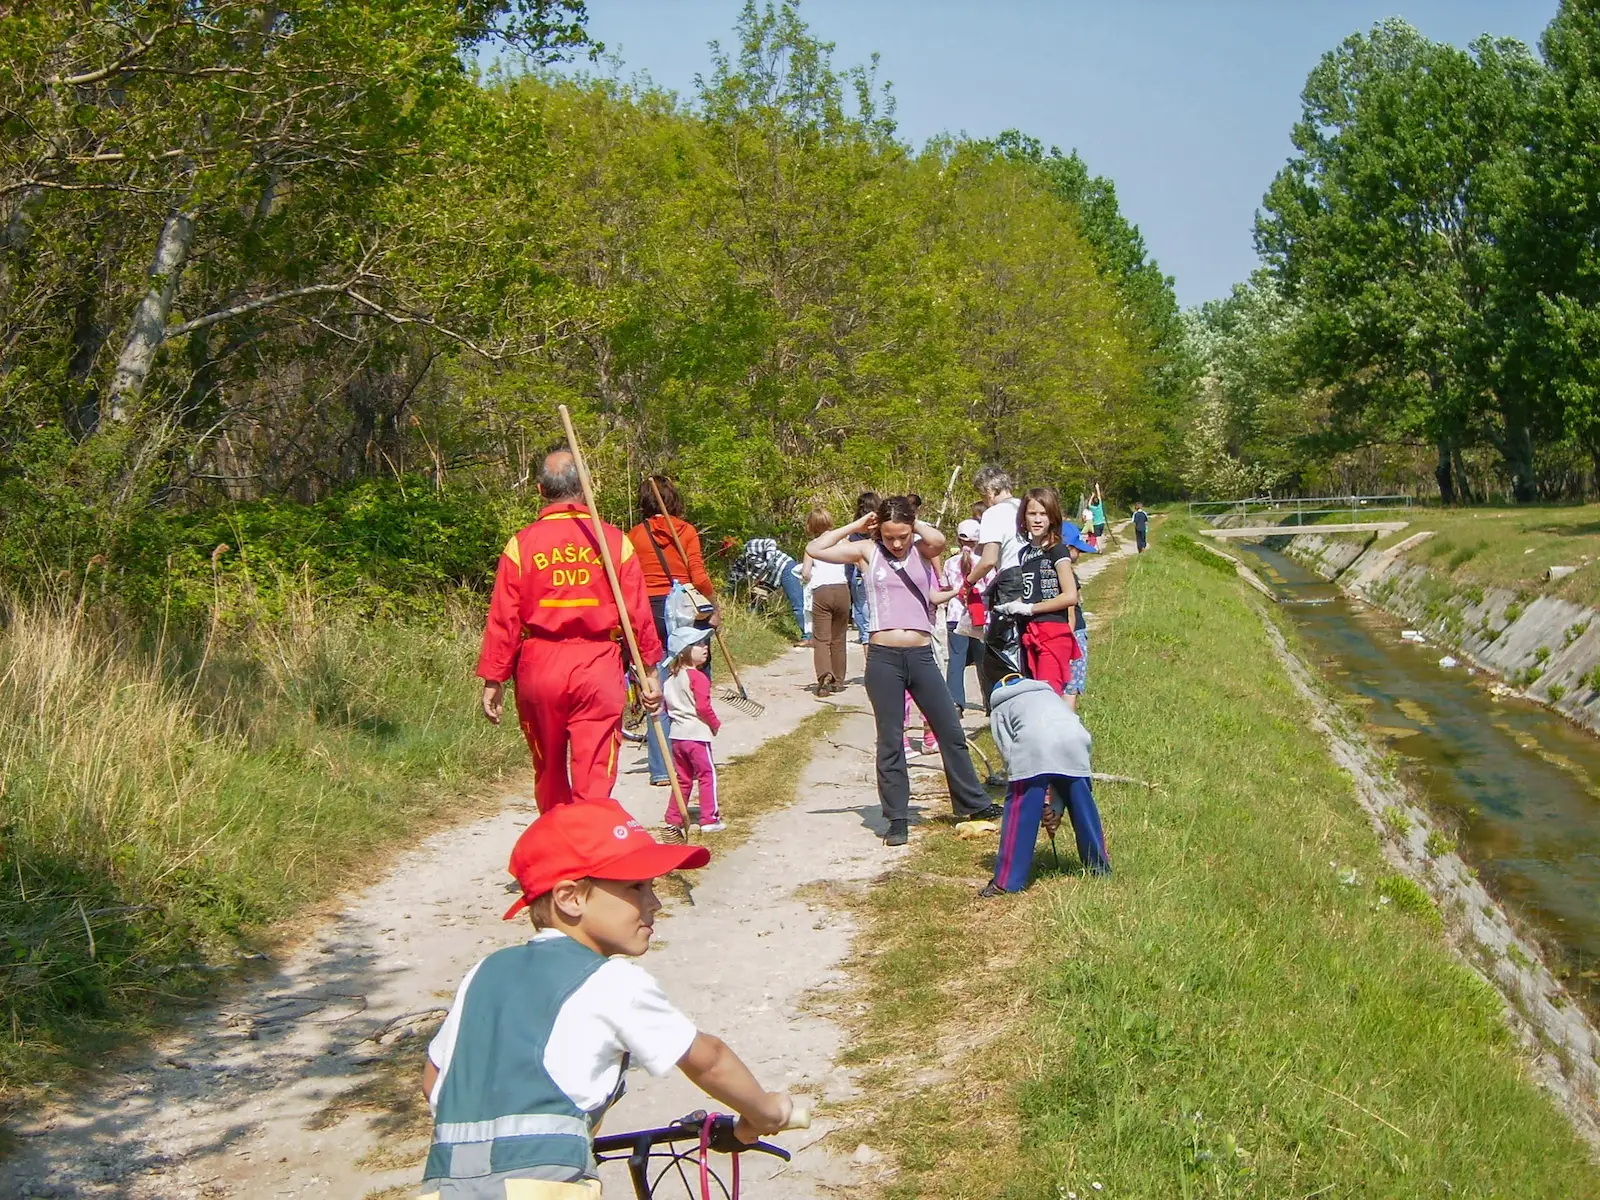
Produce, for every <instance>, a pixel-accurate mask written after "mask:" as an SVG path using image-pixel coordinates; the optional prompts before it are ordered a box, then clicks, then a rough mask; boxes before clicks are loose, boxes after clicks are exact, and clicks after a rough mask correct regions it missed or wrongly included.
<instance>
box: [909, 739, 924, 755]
mask: <svg viewBox="0 0 1600 1200" xmlns="http://www.w3.org/2000/svg"><path fill="white" fill-rule="evenodd" d="M921 753H922V747H921V746H919V745H917V744H916V743H915V742H913V741H912V740H911V739H910V738H907V739H906V757H907V758H915V757H917V755H919V754H921Z"/></svg>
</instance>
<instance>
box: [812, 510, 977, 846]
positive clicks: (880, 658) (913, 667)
mask: <svg viewBox="0 0 1600 1200" xmlns="http://www.w3.org/2000/svg"><path fill="white" fill-rule="evenodd" d="M853 533H861V534H865V535H866V538H867V540H862V541H854V542H852V541H849V540H848V539H849V537H850V535H851V534H853ZM944 547H945V536H944V534H942V533H940V532H939V531H938V530H937V529H935V528H934V527H933V526H932V525H929V524H926V523H925V522H922V521H918V520H917V519H916V513H915V510H914V509H913V508H912V506H911V502H910V501H909V500H908V499H907V498H906V497H905V496H890V497H889V498H888V499H886V500H884V501H883V502H882V503H881V504H880V505H879V506H878V511H877V512H876V513H873V514H870V515H868V516H866V517H863V518H861V519H860V520H858V521H852V522H851V523H850V524H848V525H845V526H843V527H842V528H840V529H833V530H829V531H828V532H827V533H824V534H822V535H821V536H819V537H815V538H812V539H811V542H810V544H809V545H807V546H806V553H807V554H809V555H810V556H811V557H812V558H814V559H817V560H818V561H820V562H833V563H840V564H854V565H855V567H856V569H857V570H858V571H861V572H862V573H863V575H864V578H865V581H866V585H867V626H868V630H869V632H870V635H871V641H870V642H869V643H868V645H867V672H866V684H867V698H868V699H869V700H871V701H872V712H873V716H874V718H875V720H876V722H877V726H878V762H877V766H878V799H879V802H880V803H881V805H882V807H883V815H884V818H885V819H886V820H887V821H888V823H889V828H888V832H887V833H886V834H885V836H884V839H883V840H884V844H885V845H888V846H903V845H905V844H906V841H907V839H908V836H909V835H908V830H909V825H910V820H909V816H908V813H909V810H910V805H911V779H910V775H909V774H908V772H907V769H906V753H905V742H904V739H905V729H906V709H905V697H906V693H907V692H910V693H911V698H912V699H913V700H914V701H915V702H916V704H917V707H919V708H920V709H922V712H923V715H924V717H925V718H926V719H927V721H928V724H929V726H930V727H931V728H932V730H933V733H934V736H935V737H936V738H937V739H938V742H939V754H940V755H941V757H942V758H943V760H944V774H945V781H946V783H947V784H948V785H949V788H950V804H951V806H952V808H953V809H954V810H955V814H956V818H957V820H972V819H975V818H979V817H981V818H984V819H990V820H992V819H996V818H998V817H999V816H1000V807H999V805H992V804H990V803H989V797H988V796H987V794H985V792H984V790H983V785H982V784H981V783H979V782H978V772H977V770H976V769H975V768H974V767H973V765H972V754H971V752H970V751H969V750H968V748H967V735H966V733H965V731H964V730H963V729H962V728H961V717H960V714H958V713H957V712H956V706H955V704H954V703H953V702H952V701H951V699H950V692H949V690H948V688H947V687H946V685H945V681H944V677H943V675H941V674H940V671H939V665H938V663H937V662H936V661H935V660H934V657H933V621H934V607H933V606H934V604H935V603H937V599H936V597H937V595H938V584H939V579H938V575H937V574H936V572H935V570H934V567H933V562H934V560H936V559H937V558H938V557H939V555H940V553H941V552H942V551H943V550H944Z"/></svg>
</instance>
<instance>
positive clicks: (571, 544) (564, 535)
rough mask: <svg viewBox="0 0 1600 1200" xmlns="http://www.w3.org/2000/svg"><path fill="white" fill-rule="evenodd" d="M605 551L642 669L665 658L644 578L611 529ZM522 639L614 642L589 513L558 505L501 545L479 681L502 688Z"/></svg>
mask: <svg viewBox="0 0 1600 1200" xmlns="http://www.w3.org/2000/svg"><path fill="white" fill-rule="evenodd" d="M605 534H606V544H607V545H608V547H609V548H610V550H611V560H612V561H613V562H614V563H616V566H617V577H618V580H619V581H620V582H621V584H622V600H623V603H624V604H625V605H627V608H628V613H629V615H630V616H631V617H632V626H633V636H634V637H635V638H637V639H638V642H639V653H640V654H641V655H643V656H644V659H645V662H644V664H643V665H644V666H646V667H653V666H654V665H655V664H656V663H658V662H660V661H661V659H662V658H663V657H664V656H665V655H666V650H665V648H664V647H663V646H662V645H661V638H660V637H659V636H658V635H657V634H656V626H655V622H654V621H653V620H652V619H651V617H650V596H649V593H648V592H646V591H645V586H644V572H643V571H641V570H640V568H639V557H638V555H637V554H636V553H635V552H634V546H633V543H632V542H630V541H629V540H628V539H627V538H626V537H625V536H624V535H623V533H622V530H620V529H618V528H617V527H616V526H615V525H606V526H605ZM524 638H542V639H546V640H550V641H604V640H621V638H622V624H621V616H620V614H619V613H618V612H617V604H616V601H615V600H614V599H613V598H612V595H611V585H610V583H609V582H607V580H606V571H605V566H604V564H603V563H602V562H601V561H600V544H599V542H598V541H596V539H595V533H594V522H593V521H592V520H591V519H590V517H589V510H588V509H587V508H585V507H584V506H583V504H582V503H580V502H577V501H570V500H562V501H558V502H557V503H555V504H552V505H550V506H549V507H547V508H545V509H544V510H543V511H542V512H540V514H539V515H538V517H537V518H536V519H535V520H534V522H533V523H532V524H531V525H527V526H524V527H523V528H522V529H519V530H518V531H517V532H516V534H515V535H514V536H513V537H512V538H511V540H510V541H508V542H507V543H506V548H505V550H503V551H502V552H501V554H500V565H499V567H498V568H497V569H496V571H495V577H494V595H493V597H492V598H491V599H490V601H489V619H488V621H487V623H486V624H485V625H484V629H483V651H482V653H481V654H479V656H478V676H479V678H481V679H487V680H491V681H493V682H496V683H504V682H505V681H506V680H507V679H510V678H511V674H512V671H513V670H514V669H515V667H516V660H517V649H518V647H520V646H521V645H522V642H523V639H524Z"/></svg>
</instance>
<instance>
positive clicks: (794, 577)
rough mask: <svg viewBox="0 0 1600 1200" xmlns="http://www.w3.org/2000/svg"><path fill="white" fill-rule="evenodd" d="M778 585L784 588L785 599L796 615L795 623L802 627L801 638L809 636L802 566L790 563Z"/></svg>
mask: <svg viewBox="0 0 1600 1200" xmlns="http://www.w3.org/2000/svg"><path fill="white" fill-rule="evenodd" d="M778 583H779V584H780V585H781V586H782V587H783V597H784V599H785V600H787V601H788V602H789V611H791V612H792V613H794V623H795V624H796V625H798V626H799V627H800V636H802V637H805V636H807V635H808V634H809V633H810V632H811V631H810V630H809V629H807V628H806V585H805V584H804V583H803V582H802V581H801V579H800V564H799V563H790V564H789V565H788V566H787V567H785V568H784V570H783V574H782V575H781V576H779V578H778Z"/></svg>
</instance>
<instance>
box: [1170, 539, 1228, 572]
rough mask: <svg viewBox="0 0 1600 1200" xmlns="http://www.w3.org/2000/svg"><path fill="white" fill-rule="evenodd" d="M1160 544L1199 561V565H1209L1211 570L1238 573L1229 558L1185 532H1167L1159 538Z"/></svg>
mask: <svg viewBox="0 0 1600 1200" xmlns="http://www.w3.org/2000/svg"><path fill="white" fill-rule="evenodd" d="M1161 544H1162V545H1163V546H1165V547H1166V548H1167V549H1169V550H1173V551H1176V552H1177V553H1178V554H1181V555H1183V556H1184V557H1185V558H1187V559H1190V560H1192V561H1193V562H1197V563H1199V564H1200V565H1201V566H1204V567H1209V568H1210V569H1211V570H1213V571H1218V572H1221V573H1222V574H1224V575H1237V574H1238V572H1237V571H1236V570H1235V569H1234V565H1233V563H1232V562H1231V561H1230V560H1229V559H1227V558H1225V557H1223V556H1222V555H1220V554H1217V553H1214V552H1213V551H1211V550H1208V549H1206V548H1205V546H1203V545H1201V544H1200V543H1199V542H1197V541H1196V540H1195V539H1194V538H1192V537H1190V536H1189V535H1188V534H1186V533H1169V534H1168V535H1167V536H1166V537H1164V538H1162V539H1161Z"/></svg>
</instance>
